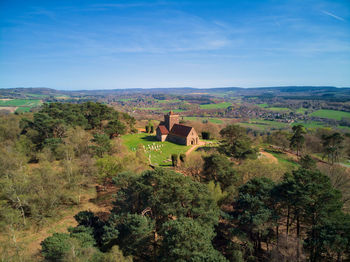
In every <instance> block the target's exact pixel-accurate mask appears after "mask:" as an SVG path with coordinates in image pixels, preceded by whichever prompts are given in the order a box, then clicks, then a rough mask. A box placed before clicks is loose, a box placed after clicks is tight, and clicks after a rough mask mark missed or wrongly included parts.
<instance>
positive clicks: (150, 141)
mask: <svg viewBox="0 0 350 262" xmlns="http://www.w3.org/2000/svg"><path fill="white" fill-rule="evenodd" d="M122 141H123V143H124V145H126V146H127V147H128V148H129V149H130V150H132V151H136V149H137V146H138V145H139V144H141V145H143V146H144V147H145V149H146V155H147V157H150V159H151V163H152V164H156V165H162V166H169V165H171V161H170V157H171V154H181V153H185V152H186V151H187V150H188V149H189V148H190V146H182V145H177V144H174V143H170V142H168V141H165V142H160V141H157V140H156V136H155V134H147V133H141V134H129V135H124V136H122ZM155 147H158V149H152V148H155Z"/></svg>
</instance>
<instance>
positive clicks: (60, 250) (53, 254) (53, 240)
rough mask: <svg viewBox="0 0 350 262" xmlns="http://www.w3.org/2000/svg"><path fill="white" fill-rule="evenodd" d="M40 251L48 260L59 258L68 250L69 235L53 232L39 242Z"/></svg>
mask: <svg viewBox="0 0 350 262" xmlns="http://www.w3.org/2000/svg"><path fill="white" fill-rule="evenodd" d="M41 247H42V253H43V255H44V257H45V259H47V260H49V261H57V260H61V259H62V258H63V256H64V255H65V254H66V253H67V252H68V251H69V248H70V237H69V235H68V234H63V233H54V234H53V235H52V236H51V237H48V238H46V239H45V240H44V241H43V242H41Z"/></svg>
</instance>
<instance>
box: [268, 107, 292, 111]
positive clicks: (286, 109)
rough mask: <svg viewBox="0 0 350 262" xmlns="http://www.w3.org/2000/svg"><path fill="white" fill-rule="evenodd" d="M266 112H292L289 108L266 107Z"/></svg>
mask: <svg viewBox="0 0 350 262" xmlns="http://www.w3.org/2000/svg"><path fill="white" fill-rule="evenodd" d="M265 109H266V110H270V111H288V110H290V109H289V108H287V107H266V108H265Z"/></svg>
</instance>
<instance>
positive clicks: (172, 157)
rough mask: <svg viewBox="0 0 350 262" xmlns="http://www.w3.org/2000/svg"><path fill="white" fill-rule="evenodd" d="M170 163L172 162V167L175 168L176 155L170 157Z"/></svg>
mask: <svg viewBox="0 0 350 262" xmlns="http://www.w3.org/2000/svg"><path fill="white" fill-rule="evenodd" d="M171 162H172V165H173V167H175V166H177V162H178V155H177V154H172V155H171Z"/></svg>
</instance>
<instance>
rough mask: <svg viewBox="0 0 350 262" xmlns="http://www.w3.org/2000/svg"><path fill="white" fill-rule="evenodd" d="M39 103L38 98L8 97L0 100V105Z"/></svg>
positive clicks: (36, 104) (33, 104)
mask: <svg viewBox="0 0 350 262" xmlns="http://www.w3.org/2000/svg"><path fill="white" fill-rule="evenodd" d="M40 104H41V100H39V99H10V100H0V106H31V107H34V106H38V105H40Z"/></svg>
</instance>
